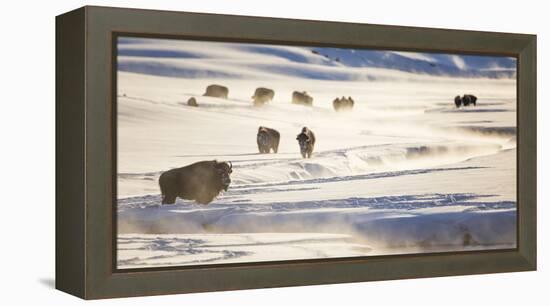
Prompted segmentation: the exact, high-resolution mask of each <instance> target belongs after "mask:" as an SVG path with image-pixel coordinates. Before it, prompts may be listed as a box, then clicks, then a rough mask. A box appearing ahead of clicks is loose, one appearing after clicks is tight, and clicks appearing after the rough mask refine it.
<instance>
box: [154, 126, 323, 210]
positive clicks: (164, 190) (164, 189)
mask: <svg viewBox="0 0 550 306" xmlns="http://www.w3.org/2000/svg"><path fill="white" fill-rule="evenodd" d="M280 140H281V134H280V133H279V132H278V131H277V130H275V129H271V128H268V127H265V126H260V127H259V128H258V134H257V135H256V141H257V143H258V151H260V154H269V153H271V151H273V153H277V151H278V149H279V142H280ZM296 140H297V141H298V146H299V147H300V153H301V154H302V157H303V158H311V155H312V154H313V148H314V146H315V134H313V132H312V131H311V130H310V129H309V128H307V127H303V128H302V131H301V132H300V134H298V135H297V136H296ZM232 172H233V165H232V164H231V162H218V161H216V160H212V161H200V162H196V163H194V164H191V165H188V166H185V167H181V168H176V169H171V170H168V171H165V172H163V173H162V174H161V175H160V177H159V186H160V192H161V194H162V204H174V203H175V202H176V198H178V197H179V198H182V199H185V200H194V201H196V202H197V203H199V204H208V203H210V202H212V201H213V200H214V199H215V198H216V197H217V196H218V194H219V193H220V192H221V191H222V190H224V191H227V189H228V188H229V184H230V183H231V178H230V174H231V173H232Z"/></svg>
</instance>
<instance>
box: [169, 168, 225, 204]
mask: <svg viewBox="0 0 550 306" xmlns="http://www.w3.org/2000/svg"><path fill="white" fill-rule="evenodd" d="M232 168H233V165H232V164H231V162H218V161H216V160H212V161H200V162H196V163H194V164H191V165H187V166H185V167H181V168H176V169H171V170H168V171H166V172H164V173H162V174H161V175H160V178H159V186H160V191H161V193H162V204H174V203H175V202H176V198H177V197H180V198H182V199H186V200H195V201H196V202H197V203H200V204H208V203H210V202H212V200H214V198H216V196H218V194H219V193H220V192H221V191H222V190H225V191H227V188H229V184H230V183H231V178H230V174H231V173H232V172H233V169H232Z"/></svg>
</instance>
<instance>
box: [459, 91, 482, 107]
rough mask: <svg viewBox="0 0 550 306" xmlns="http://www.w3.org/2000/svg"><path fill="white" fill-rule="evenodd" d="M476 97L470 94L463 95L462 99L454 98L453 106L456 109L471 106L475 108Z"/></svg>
mask: <svg viewBox="0 0 550 306" xmlns="http://www.w3.org/2000/svg"><path fill="white" fill-rule="evenodd" d="M476 101H477V97H476V96H474V95H470V94H464V95H463V96H462V98H461V97H460V96H456V97H455V105H456V107H457V108H459V107H460V106H469V105H470V104H472V105H473V106H476Z"/></svg>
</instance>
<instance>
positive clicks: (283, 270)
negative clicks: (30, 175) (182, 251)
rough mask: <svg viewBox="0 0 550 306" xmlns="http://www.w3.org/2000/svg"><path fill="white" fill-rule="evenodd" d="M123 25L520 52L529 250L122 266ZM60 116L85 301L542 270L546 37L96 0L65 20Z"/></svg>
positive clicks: (68, 253) (59, 263)
mask: <svg viewBox="0 0 550 306" xmlns="http://www.w3.org/2000/svg"><path fill="white" fill-rule="evenodd" d="M222 25H223V26H222ZM121 34H131V35H133V36H140V35H143V36H145V37H151V36H154V37H160V38H188V39H200V40H214V41H235V42H260V43H279V44H285V45H311V46H333V47H357V48H370V49H392V50H402V51H425V52H449V53H461V54H480V55H505V56H510V57H515V58H517V61H518V66H517V69H518V70H517V71H518V73H517V127H518V128H517V139H518V144H517V148H518V155H517V203H518V205H517V241H518V243H517V248H516V249H512V250H491V251H472V252H463V253H433V254H409V255H391V256H372V257H357V258H333V259H322V260H296V261H278V262H258V263H250V264H228V265H220V266H218V265H215V266H199V267H192V266H191V267H170V268H164V269H144V270H140V269H136V270H117V269H116V265H115V263H114V260H113V258H114V255H113V254H114V249H115V247H116V241H115V239H114V238H113V237H114V236H113V233H114V229H115V228H116V222H114V220H115V219H114V218H115V217H114V216H115V215H116V210H114V207H115V205H114V204H113V201H114V199H115V198H114V196H113V195H114V194H115V184H114V176H113V169H114V168H115V165H116V164H115V163H116V159H115V157H116V137H115V136H116V134H115V133H114V130H116V116H114V115H113V114H114V113H115V111H116V103H115V102H114V101H115V99H116V93H115V92H114V90H113V87H114V86H116V84H115V82H116V79H113V75H114V72H113V71H114V70H113V69H114V68H113V67H115V66H114V63H113V58H114V56H113V52H114V39H115V38H116V37H117V35H121ZM56 117H57V118H56V288H57V289H59V290H62V291H64V292H67V293H70V294H72V295H75V296H78V297H81V298H84V299H99V298H112V297H125V296H144V295H160V294H173V293H188V292H204V291H218V290H236V289H249V288H269V287H282V286H300V285H315V284H328V283H345V282H361V281H372V280H388V279H403V278H420V277H437V276H449V275H464V274H481V273H496V272H512V271H530V270H536V220H537V218H536V177H537V176H536V171H537V169H536V138H537V137H536V36H534V35H526V34H508V33H491V32H476V31H460V30H446V29H431V28H414V27H402V26H385V25H369V24H353V23H340V22H323V21H306V20H291V19H278V18H258V17H245V16H229V15H214V14H198V13H183V12H168V11H152V10H139V9H122V8H107V7H93V6H87V7H83V8H80V9H77V10H74V11H71V12H68V13H66V14H63V15H60V16H58V17H57V18H56Z"/></svg>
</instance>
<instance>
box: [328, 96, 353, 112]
mask: <svg viewBox="0 0 550 306" xmlns="http://www.w3.org/2000/svg"><path fill="white" fill-rule="evenodd" d="M354 105H355V101H353V99H352V98H351V97H348V98H347V99H346V98H345V97H342V98H336V99H334V101H332V107H333V108H334V110H335V111H341V110H349V109H352V108H353V106H354Z"/></svg>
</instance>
